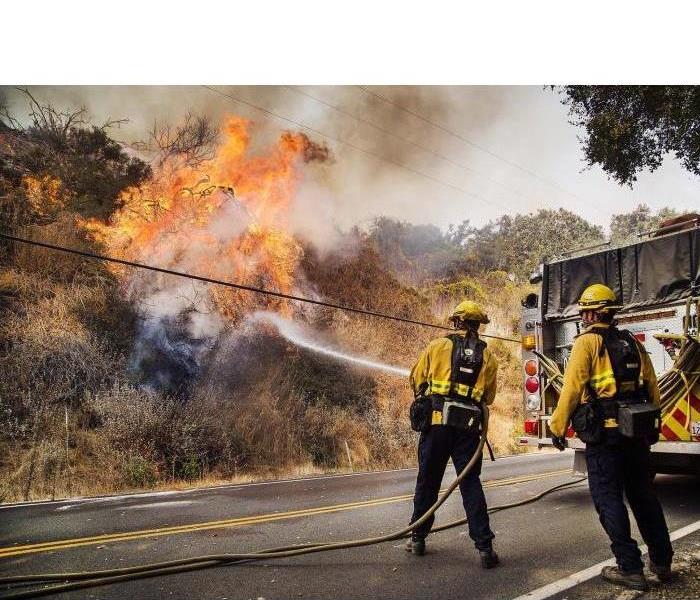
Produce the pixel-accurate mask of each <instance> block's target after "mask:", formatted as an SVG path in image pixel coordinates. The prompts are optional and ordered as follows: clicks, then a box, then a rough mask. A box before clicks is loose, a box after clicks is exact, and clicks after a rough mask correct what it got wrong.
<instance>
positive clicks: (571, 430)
mask: <svg viewBox="0 0 700 600" xmlns="http://www.w3.org/2000/svg"><path fill="white" fill-rule="evenodd" d="M575 433H576V432H575V431H574V428H573V427H571V426H570V427H569V428H568V429H567V430H566V437H568V438H570V437H574V435H575Z"/></svg>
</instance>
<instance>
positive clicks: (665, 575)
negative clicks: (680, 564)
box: [649, 562, 676, 583]
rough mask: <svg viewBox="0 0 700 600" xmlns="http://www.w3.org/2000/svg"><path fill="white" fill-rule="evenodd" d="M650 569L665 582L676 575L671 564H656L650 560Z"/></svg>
mask: <svg viewBox="0 0 700 600" xmlns="http://www.w3.org/2000/svg"><path fill="white" fill-rule="evenodd" d="M649 570H650V571H651V572H652V573H653V574H654V575H656V576H657V577H658V578H659V581H661V582H663V583H666V582H668V581H673V580H674V579H675V577H676V574H675V573H674V572H673V571H672V570H671V565H655V564H654V563H653V562H650V563H649Z"/></svg>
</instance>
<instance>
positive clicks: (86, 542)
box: [0, 469, 571, 558]
mask: <svg viewBox="0 0 700 600" xmlns="http://www.w3.org/2000/svg"><path fill="white" fill-rule="evenodd" d="M570 472H571V471H570V469H561V470H558V471H548V472H546V473H539V474H537V475H522V476H519V477H510V478H506V479H494V480H492V481H486V482H484V488H493V487H502V486H506V485H515V484H518V483H526V482H528V481H535V480H537V479H543V478H545V477H554V476H556V475H563V474H566V473H570ZM441 491H444V490H441ZM411 498H413V494H402V495H400V496H389V497H386V498H376V499H373V500H361V501H358V502H347V503H343V504H333V505H329V506H319V507H316V508H305V509H300V510H291V511H286V512H279V513H269V514H264V515H255V516H249V517H237V518H233V519H223V520H219V521H206V522H203V523H192V524H189V525H174V526H170V527H160V528H157V529H143V530H137V531H127V532H122V533H109V534H104V535H95V536H89V537H82V538H74V539H66V540H55V541H51V542H41V543H37V544H28V545H24V546H7V547H5V548H0V558H9V557H11V556H19V555H22V554H35V553H38V552H50V551H53V550H63V549H67V548H77V547H80V546H91V545H96V544H104V543H107V542H110V543H111V542H121V541H130V540H136V539H142V538H149V537H159V536H164V535H176V534H181V533H191V532H194V531H206V530H209V529H221V528H228V527H241V526H244V525H257V524H261V523H270V522H273V521H281V520H286V519H294V518H297V517H310V516H315V515H322V514H327V513H334V512H341V511H346V510H355V509H359V508H367V507H373V506H382V505H384V504H393V503H396V502H403V501H405V500H410V499H411Z"/></svg>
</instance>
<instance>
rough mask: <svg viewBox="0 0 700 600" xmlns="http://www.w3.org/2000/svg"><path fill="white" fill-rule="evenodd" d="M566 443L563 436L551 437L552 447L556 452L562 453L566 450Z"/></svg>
mask: <svg viewBox="0 0 700 600" xmlns="http://www.w3.org/2000/svg"><path fill="white" fill-rule="evenodd" d="M568 445H569V444H568V443H567V441H566V438H565V437H564V436H563V435H553V436H552V446H554V447H555V448H556V449H557V450H559V451H561V452H563V451H564V450H566V448H567V447H568Z"/></svg>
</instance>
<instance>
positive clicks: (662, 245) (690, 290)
mask: <svg viewBox="0 0 700 600" xmlns="http://www.w3.org/2000/svg"><path fill="white" fill-rule="evenodd" d="M530 282H531V283H532V284H534V285H536V291H534V292H532V293H530V294H528V295H527V297H525V298H524V299H523V301H522V306H523V311H522V322H521V335H522V375H523V402H524V415H525V420H524V435H523V436H521V437H520V438H519V443H520V444H521V445H524V446H530V447H536V448H542V447H546V446H548V445H551V439H550V437H551V432H550V429H549V421H550V419H551V415H552V412H553V410H554V408H555V406H556V403H557V400H558V397H559V391H560V390H561V386H562V381H563V377H562V373H563V372H564V370H565V369H566V364H567V360H568V358H569V354H570V352H571V348H572V346H573V342H574V339H575V337H576V336H577V335H578V334H579V333H580V331H581V325H580V319H579V316H578V309H577V301H578V298H579V297H580V295H581V293H582V292H583V290H584V289H585V288H586V287H587V286H588V285H590V284H592V283H605V284H606V285H607V286H609V287H610V288H612V289H613V290H614V291H615V293H616V295H617V297H618V299H619V300H621V303H622V305H623V308H622V309H621V310H620V311H619V312H618V313H617V315H616V318H617V322H618V325H619V326H620V327H621V328H625V329H628V330H629V331H631V332H632V333H633V334H634V335H635V337H636V338H637V339H638V340H639V341H640V342H641V343H642V344H643V346H644V348H645V349H646V351H647V352H648V353H649V355H650V357H651V360H652V362H653V364H654V368H655V370H656V373H657V375H658V377H659V387H660V391H661V409H662V413H661V435H660V440H659V442H658V443H656V444H655V445H653V446H652V459H653V469H654V472H658V473H692V474H698V475H700V336H699V331H698V327H699V323H698V314H699V313H700V299H699V298H700V215H698V214H691V215H684V216H683V217H679V218H675V219H673V220H669V221H667V222H665V223H662V224H661V226H660V228H659V229H657V230H654V231H649V232H646V233H643V234H639V236H638V238H637V240H636V241H634V242H633V243H629V244H626V245H622V246H619V247H613V246H612V245H611V244H610V243H606V244H600V245H598V246H593V247H588V248H584V249H581V250H579V251H574V252H571V253H569V254H568V255H564V256H560V257H557V258H555V259H553V260H545V261H544V262H543V264H541V265H540V267H539V268H538V270H537V271H536V272H535V273H534V274H533V276H532V277H531V278H530ZM567 437H568V438H569V440H568V442H569V447H571V448H573V449H574V450H575V451H576V452H575V455H574V456H575V458H574V470H575V471H578V472H582V473H584V472H585V470H586V467H585V460H584V456H583V452H582V450H583V449H584V448H585V445H584V444H583V443H582V442H581V441H580V440H579V439H578V438H577V437H576V436H575V434H574V432H573V430H572V429H569V431H568V432H567Z"/></svg>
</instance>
